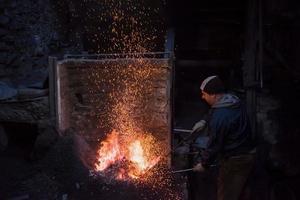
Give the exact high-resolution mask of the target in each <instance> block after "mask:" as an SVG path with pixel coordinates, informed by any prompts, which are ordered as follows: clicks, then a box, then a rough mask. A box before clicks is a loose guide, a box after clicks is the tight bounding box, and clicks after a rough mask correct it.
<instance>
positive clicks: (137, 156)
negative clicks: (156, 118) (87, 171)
mask: <svg viewBox="0 0 300 200" xmlns="http://www.w3.org/2000/svg"><path fill="white" fill-rule="evenodd" d="M120 141H122V142H120ZM153 142H154V138H153V137H152V136H150V135H149V134H147V135H146V136H143V138H142V137H136V136H134V135H132V136H130V135H126V137H125V136H124V135H123V136H122V135H120V134H118V132H116V131H115V130H114V131H112V133H110V134H109V135H108V136H107V138H106V139H105V140H104V141H103V142H101V147H100V149H99V150H98V158H97V163H96V164H95V170H96V171H100V172H105V170H106V169H109V168H111V167H114V170H115V175H114V176H115V177H116V179H118V180H125V179H127V178H133V179H137V178H140V177H141V176H142V175H144V174H145V173H146V172H148V170H149V169H151V168H152V167H154V166H155V165H156V164H157V163H158V161H159V160H160V157H159V156H156V155H153V154H151V153H150V152H152V153H153V152H155V151H153V149H152V148H153V147H152V144H153ZM151 150H152V151H151ZM120 163H122V166H121V167H120ZM115 168H116V169H115Z"/></svg>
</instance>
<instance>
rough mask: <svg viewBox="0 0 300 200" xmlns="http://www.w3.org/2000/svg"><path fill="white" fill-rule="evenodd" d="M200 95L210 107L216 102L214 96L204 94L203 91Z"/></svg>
mask: <svg viewBox="0 0 300 200" xmlns="http://www.w3.org/2000/svg"><path fill="white" fill-rule="evenodd" d="M201 93H202V99H204V100H205V101H206V102H207V103H208V104H209V105H210V106H212V105H214V103H215V101H216V95H215V94H208V93H206V92H204V91H203V90H202V91H201Z"/></svg>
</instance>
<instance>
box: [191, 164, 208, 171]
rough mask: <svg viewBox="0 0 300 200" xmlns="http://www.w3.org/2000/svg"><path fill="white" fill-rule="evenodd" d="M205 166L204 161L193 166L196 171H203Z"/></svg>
mask: <svg viewBox="0 0 300 200" xmlns="http://www.w3.org/2000/svg"><path fill="white" fill-rule="evenodd" d="M204 170H205V168H204V167H203V165H202V163H198V164H197V165H195V166H194V167H193V171H194V172H203V171H204Z"/></svg>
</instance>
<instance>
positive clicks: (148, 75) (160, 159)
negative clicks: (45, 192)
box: [50, 52, 173, 183]
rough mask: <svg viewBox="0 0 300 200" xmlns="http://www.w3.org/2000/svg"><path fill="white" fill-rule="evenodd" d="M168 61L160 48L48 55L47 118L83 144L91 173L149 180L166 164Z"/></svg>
mask: <svg viewBox="0 0 300 200" xmlns="http://www.w3.org/2000/svg"><path fill="white" fill-rule="evenodd" d="M172 65H173V58H172V54H170V53H160V52H158V53H156V52H155V53H145V54H101V55H66V56H65V57H64V59H63V60H59V61H58V60H57V59H56V58H50V68H51V72H50V74H51V76H50V77H51V78H52V79H53V80H52V81H51V80H50V82H51V83H53V84H52V85H50V93H51V94H52V95H51V99H50V105H51V107H52V109H51V110H52V113H51V114H52V117H53V119H54V121H55V123H56V127H57V129H58V131H59V133H60V135H62V136H63V135H67V134H76V135H78V136H79V137H80V138H81V140H84V141H85V142H86V143H87V144H89V146H90V150H89V152H92V153H90V155H88V157H90V156H91V154H92V155H93V158H92V159H90V160H89V161H86V158H85V161H84V162H89V167H90V168H91V170H92V171H93V174H97V175H101V176H102V177H103V178H105V179H106V180H107V178H109V180H112V179H114V180H117V181H133V182H139V183H140V182H143V183H146V182H148V183H149V182H153V181H154V179H155V177H158V176H162V173H164V172H162V170H161V169H162V168H163V169H167V168H168V167H170V163H171V162H170V160H171V158H170V153H169V152H170V150H171V140H172V137H171V128H172V127H171V119H172V111H171V108H172V98H171V96H172V95H171V91H172V74H173V68H172ZM85 157H87V156H85ZM91 160H92V161H91Z"/></svg>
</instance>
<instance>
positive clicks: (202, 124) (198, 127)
mask: <svg viewBox="0 0 300 200" xmlns="http://www.w3.org/2000/svg"><path fill="white" fill-rule="evenodd" d="M205 126H206V121H205V120H200V121H199V122H197V123H196V124H195V125H194V127H193V129H192V132H196V131H201V130H203V129H204V128H205Z"/></svg>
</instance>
